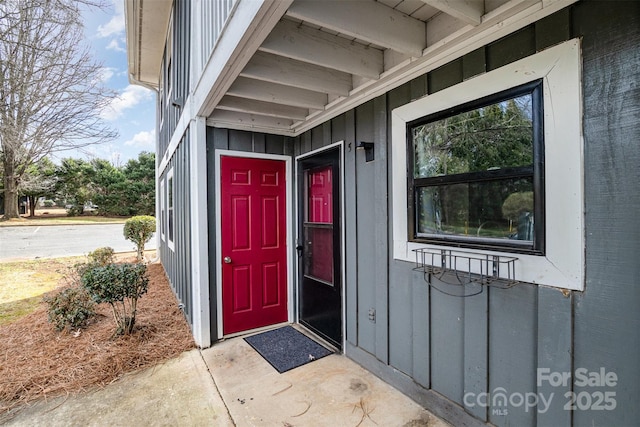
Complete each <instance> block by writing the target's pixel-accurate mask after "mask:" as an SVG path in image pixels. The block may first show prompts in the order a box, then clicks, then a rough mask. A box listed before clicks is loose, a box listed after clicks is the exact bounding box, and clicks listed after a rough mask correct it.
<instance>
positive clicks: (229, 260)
mask: <svg viewBox="0 0 640 427" xmlns="http://www.w3.org/2000/svg"><path fill="white" fill-rule="evenodd" d="M224 263H225V264H231V257H228V256H226V257H224Z"/></svg>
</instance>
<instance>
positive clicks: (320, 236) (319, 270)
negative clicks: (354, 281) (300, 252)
mask: <svg viewBox="0 0 640 427" xmlns="http://www.w3.org/2000/svg"><path fill="white" fill-rule="evenodd" d="M305 241H306V242H307V247H306V249H305V256H306V257H307V259H306V260H305V263H304V266H305V270H304V274H305V276H307V277H311V278H313V279H316V280H321V281H323V282H325V283H327V284H330V285H332V284H333V227H331V226H328V227H326V226H325V227H321V226H314V225H311V224H306V225H305Z"/></svg>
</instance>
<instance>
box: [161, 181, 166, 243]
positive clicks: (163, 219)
mask: <svg viewBox="0 0 640 427" xmlns="http://www.w3.org/2000/svg"><path fill="white" fill-rule="evenodd" d="M165 197H166V194H165V191H164V178H162V179H160V238H161V239H162V241H165V235H166V229H167V223H166V221H167V206H166V204H165V200H166V198H165Z"/></svg>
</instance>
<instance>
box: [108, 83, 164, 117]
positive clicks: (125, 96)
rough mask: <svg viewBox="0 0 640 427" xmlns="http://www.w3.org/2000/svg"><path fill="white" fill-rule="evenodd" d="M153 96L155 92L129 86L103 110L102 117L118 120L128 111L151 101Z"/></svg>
mask: <svg viewBox="0 0 640 427" xmlns="http://www.w3.org/2000/svg"><path fill="white" fill-rule="evenodd" d="M152 94H153V91H151V90H149V89H145V88H143V87H142V86H134V85H129V86H127V87H126V88H125V89H124V91H123V92H122V93H121V94H120V95H119V96H118V97H116V98H114V99H113V100H112V101H111V103H110V104H109V105H107V107H105V109H104V110H102V112H101V113H100V117H102V118H103V119H105V120H109V121H113V120H116V119H118V118H120V117H122V115H123V114H124V112H125V111H126V110H129V109H131V108H133V107H135V106H136V105H138V104H140V103H141V102H145V101H148V100H150V99H151V96H152Z"/></svg>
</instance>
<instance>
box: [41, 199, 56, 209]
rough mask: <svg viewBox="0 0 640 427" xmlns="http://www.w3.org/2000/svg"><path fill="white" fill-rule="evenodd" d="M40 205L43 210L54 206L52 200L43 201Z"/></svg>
mask: <svg viewBox="0 0 640 427" xmlns="http://www.w3.org/2000/svg"><path fill="white" fill-rule="evenodd" d="M42 204H43V205H44V207H45V208H52V207H53V206H54V205H55V203H53V200H45V201H43V202H42Z"/></svg>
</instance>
